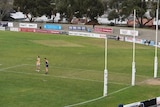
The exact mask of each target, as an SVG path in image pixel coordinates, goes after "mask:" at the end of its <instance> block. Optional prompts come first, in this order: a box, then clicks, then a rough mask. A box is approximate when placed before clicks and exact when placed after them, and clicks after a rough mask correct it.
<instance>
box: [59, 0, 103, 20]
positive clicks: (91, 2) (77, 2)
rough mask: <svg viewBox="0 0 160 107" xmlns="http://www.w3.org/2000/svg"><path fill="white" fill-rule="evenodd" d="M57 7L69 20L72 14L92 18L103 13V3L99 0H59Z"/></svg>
mask: <svg viewBox="0 0 160 107" xmlns="http://www.w3.org/2000/svg"><path fill="white" fill-rule="evenodd" d="M57 9H58V11H59V12H60V13H65V14H66V17H67V18H68V19H69V21H70V19H71V18H73V16H76V17H78V18H82V17H83V16H87V17H89V18H90V19H91V20H94V19H95V18H96V17H97V16H99V15H102V14H103V13H104V5H103V2H102V1H101V0H59V1H58V2H57Z"/></svg>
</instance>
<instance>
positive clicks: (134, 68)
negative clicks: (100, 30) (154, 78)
mask: <svg viewBox="0 0 160 107" xmlns="http://www.w3.org/2000/svg"><path fill="white" fill-rule="evenodd" d="M135 20H136V10H134V25H133V29H134V34H133V62H132V86H134V85H135V73H136V63H135V41H136V40H135V39H136V38H135V25H136V23H135Z"/></svg>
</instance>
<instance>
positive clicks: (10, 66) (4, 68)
mask: <svg viewBox="0 0 160 107" xmlns="http://www.w3.org/2000/svg"><path fill="white" fill-rule="evenodd" d="M25 65H28V64H21V65H15V66H10V67H7V68H2V69H0V71H3V70H6V69H11V68H16V67H21V66H25Z"/></svg>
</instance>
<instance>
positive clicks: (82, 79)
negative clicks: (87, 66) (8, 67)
mask: <svg viewBox="0 0 160 107" xmlns="http://www.w3.org/2000/svg"><path fill="white" fill-rule="evenodd" d="M0 71H1V70H0ZM5 72H10V73H19V74H26V75H38V76H50V77H54V78H63V79H72V80H81V81H90V82H101V83H103V81H99V80H91V79H84V78H74V77H67V76H54V75H45V74H34V73H26V72H16V71H5ZM108 83H111V84H119V85H129V84H123V83H117V82H108Z"/></svg>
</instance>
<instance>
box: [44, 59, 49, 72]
mask: <svg viewBox="0 0 160 107" xmlns="http://www.w3.org/2000/svg"><path fill="white" fill-rule="evenodd" d="M44 60H45V65H46V69H45V74H48V66H49V64H48V60H47V58H44Z"/></svg>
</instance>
